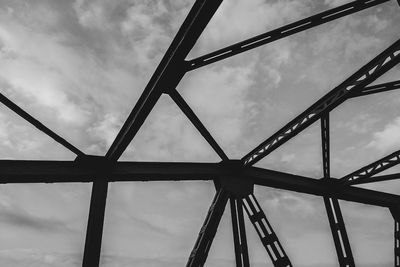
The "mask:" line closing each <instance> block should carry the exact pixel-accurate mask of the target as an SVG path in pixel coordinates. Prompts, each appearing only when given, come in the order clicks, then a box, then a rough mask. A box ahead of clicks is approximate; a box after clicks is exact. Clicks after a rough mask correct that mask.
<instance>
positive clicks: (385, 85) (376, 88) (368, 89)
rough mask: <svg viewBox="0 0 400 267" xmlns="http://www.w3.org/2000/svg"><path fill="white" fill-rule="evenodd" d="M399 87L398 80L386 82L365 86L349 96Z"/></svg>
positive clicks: (369, 93) (375, 92)
mask: <svg viewBox="0 0 400 267" xmlns="http://www.w3.org/2000/svg"><path fill="white" fill-rule="evenodd" d="M396 89H400V81H394V82H388V83H381V84H377V85H372V86H368V87H365V88H364V89H363V90H362V91H360V92H358V93H355V94H353V95H351V97H359V96H365V95H371V94H377V93H382V92H387V91H392V90H396Z"/></svg>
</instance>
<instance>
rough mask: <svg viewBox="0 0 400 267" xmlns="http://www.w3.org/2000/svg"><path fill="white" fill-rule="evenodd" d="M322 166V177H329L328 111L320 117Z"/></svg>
mask: <svg viewBox="0 0 400 267" xmlns="http://www.w3.org/2000/svg"><path fill="white" fill-rule="evenodd" d="M321 141H322V168H323V173H324V178H325V179H327V178H330V177H331V174H330V148H329V113H328V114H326V115H325V116H323V117H322V118H321Z"/></svg>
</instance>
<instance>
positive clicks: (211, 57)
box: [187, 0, 389, 71]
mask: <svg viewBox="0 0 400 267" xmlns="http://www.w3.org/2000/svg"><path fill="white" fill-rule="evenodd" d="M388 1H389V0H358V1H354V2H351V3H348V4H345V5H342V6H339V7H336V8H333V9H330V10H327V11H324V12H322V13H319V14H316V15H313V16H311V17H308V18H305V19H302V20H299V21H296V22H293V23H290V24H288V25H285V26H283V27H280V28H277V29H275V30H272V31H269V32H266V33H263V34H260V35H257V36H255V37H252V38H250V39H247V40H244V41H241V42H239V43H236V44H233V45H230V46H228V47H225V48H222V49H219V50H217V51H215V52H212V53H209V54H207V55H204V56H201V57H198V58H195V59H192V60H189V61H188V62H187V70H188V71H191V70H194V69H197V68H200V67H203V66H206V65H209V64H211V63H214V62H217V61H220V60H223V59H225V58H228V57H232V56H234V55H237V54H240V53H243V52H245V51H248V50H250V49H253V48H256V47H259V46H262V45H265V44H267V43H271V42H273V41H276V40H279V39H282V38H284V37H287V36H290V35H293V34H295V33H299V32H302V31H305V30H308V29H310V28H313V27H316V26H319V25H321V24H324V23H327V22H329V21H332V20H335V19H338V18H341V17H344V16H347V15H350V14H353V13H356V12H359V11H361V10H364V9H367V8H370V7H373V6H376V5H379V4H382V3H384V2H388Z"/></svg>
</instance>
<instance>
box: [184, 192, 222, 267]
mask: <svg viewBox="0 0 400 267" xmlns="http://www.w3.org/2000/svg"><path fill="white" fill-rule="evenodd" d="M228 197H229V196H228V194H227V192H225V191H224V190H223V189H219V190H218V191H217V193H216V195H215V197H214V200H213V202H212V204H211V207H210V209H209V210H208V213H207V217H206V219H205V221H204V223H203V226H202V227H201V230H200V233H199V236H198V237H197V240H196V243H195V245H194V247H193V250H192V253H191V254H190V257H189V260H188V263H187V264H186V267H201V266H203V265H204V263H205V262H206V259H207V256H208V252H209V251H210V248H211V244H212V242H213V240H214V237H215V234H216V232H217V228H218V225H219V222H220V221H221V217H222V215H223V213H224V210H225V206H226V202H227V201H228Z"/></svg>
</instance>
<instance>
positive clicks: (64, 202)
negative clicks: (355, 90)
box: [0, 0, 400, 267]
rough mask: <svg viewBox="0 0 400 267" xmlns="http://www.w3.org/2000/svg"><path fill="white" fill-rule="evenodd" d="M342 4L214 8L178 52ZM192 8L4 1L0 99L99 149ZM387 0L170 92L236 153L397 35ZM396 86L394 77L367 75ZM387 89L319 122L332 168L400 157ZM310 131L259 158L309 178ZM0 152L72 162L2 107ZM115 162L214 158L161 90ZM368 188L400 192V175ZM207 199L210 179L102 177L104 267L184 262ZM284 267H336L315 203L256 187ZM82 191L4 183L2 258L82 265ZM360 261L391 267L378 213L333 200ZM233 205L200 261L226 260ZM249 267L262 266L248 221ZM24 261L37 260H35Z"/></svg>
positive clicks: (399, 113)
mask: <svg viewBox="0 0 400 267" xmlns="http://www.w3.org/2000/svg"><path fill="white" fill-rule="evenodd" d="M345 2H349V1H329V0H324V1H322V0H321V1H319V0H303V1H300V0H296V1H289V0H284V1H262V0H246V1H245V0H225V1H224V2H223V4H222V5H221V7H220V9H219V10H218V11H217V13H216V15H215V16H214V18H213V19H212V21H211V22H210V24H209V25H208V27H207V29H206V30H205V32H204V34H203V35H202V36H201V38H200V39H199V41H198V42H197V44H196V46H195V48H194V49H193V51H192V52H191V53H190V55H189V57H188V58H194V57H196V56H200V55H202V54H204V53H207V52H211V51H214V50H216V49H218V48H221V47H223V46H225V45H229V44H231V43H233V42H236V41H241V40H243V39H245V38H248V37H251V36H253V35H256V34H259V33H262V32H265V31H267V30H270V29H273V28H275V27H278V26H281V25H284V24H286V23H289V22H292V21H295V20H297V19H300V18H303V17H306V16H309V15H312V14H315V13H317V12H320V11H323V10H326V9H329V8H332V7H334V6H337V5H340V4H343V3H345ZM192 4H193V2H192V1H184V0H179V1H178V0H171V1H167V0H165V1H133V0H132V1H129V0H124V1H122V0H121V1H105V0H94V1H85V0H77V1H64V0H62V1H61V0H58V1H56V0H53V1H50V0H47V1H45V0H37V1H34V2H33V1H22V0H21V1H5V0H0V85H1V87H0V88H1V93H3V94H5V95H6V96H8V97H9V98H10V99H11V100H13V101H15V102H16V103H18V104H19V105H20V106H21V107H23V108H24V109H25V110H26V111H28V112H30V113H31V114H32V115H34V116H35V117H36V118H37V119H39V120H40V121H42V122H43V123H45V124H46V125H47V126H48V127H50V128H51V129H54V130H55V131H56V132H57V133H59V134H60V135H62V136H63V137H65V138H66V139H67V140H69V141H70V142H72V143H73V144H74V145H76V146H78V147H79V148H81V149H82V150H83V151H84V152H85V153H89V154H98V155H104V154H105V152H106V151H107V149H108V147H109V146H110V144H111V142H112V140H113V139H114V138H115V135H116V134H117V132H118V130H119V129H120V128H121V126H122V124H123V122H124V120H125V119H126V118H127V116H128V114H129V112H130V111H131V109H132V107H133V105H134V103H135V102H136V100H137V99H138V97H139V95H140V94H141V92H142V90H143V88H144V87H145V85H146V83H147V81H148V80H149V78H150V76H151V74H152V72H153V71H154V70H155V68H156V66H157V64H158V63H159V61H160V59H161V57H162V55H163V53H164V52H165V50H166V49H167V47H168V45H169V43H170V42H171V40H172V38H173V36H174V34H175V33H176V31H177V29H178V28H179V26H180V24H181V23H182V21H183V19H184V18H185V16H186V14H187V12H188V11H189V9H190V7H191V5H192ZM399 8H400V7H399V6H398V4H397V2H396V1H390V2H389V3H385V4H382V5H380V6H379V7H375V8H371V9H368V10H366V11H363V12H361V13H358V14H355V15H351V16H348V17H346V18H342V19H340V20H337V21H334V22H331V23H328V24H326V25H323V26H320V27H318V28H314V29H312V30H310V31H307V32H304V33H300V34H297V35H295V36H292V37H290V38H287V39H284V40H281V41H278V42H276V43H272V44H270V45H267V46H265V47H262V48H258V49H256V50H253V51H250V52H246V53H244V54H242V55H238V56H236V57H234V58H230V59H227V60H224V61H222V62H219V63H215V64H213V65H210V66H207V67H204V68H202V69H199V70H197V71H193V72H190V73H188V74H187V75H186V76H185V78H184V79H183V81H182V83H181V84H180V85H179V86H178V88H177V89H178V91H179V92H181V93H182V95H183V97H184V98H185V99H186V100H187V102H188V103H189V104H190V105H191V107H192V108H193V109H194V110H195V112H196V113H197V114H198V116H199V118H200V119H201V120H202V121H203V123H204V124H205V126H206V127H207V128H208V129H209V130H210V132H211V133H212V135H213V136H214V137H215V139H216V140H217V142H218V143H219V144H220V145H221V146H222V147H223V148H224V150H225V151H226V152H227V154H228V156H230V157H231V158H240V157H242V156H243V155H244V154H246V153H247V152H248V151H250V150H251V149H252V148H254V147H255V146H256V145H257V144H259V143H260V142H261V141H263V140H264V139H265V138H266V137H268V136H270V135H271V134H273V133H274V132H275V131H276V130H278V129H279V128H280V127H281V126H283V125H284V124H285V123H286V122H287V121H288V120H290V119H292V118H293V117H294V116H295V115H296V114H298V113H299V112H301V111H303V110H304V109H305V108H307V107H308V106H309V105H310V104H312V103H313V102H315V101H316V100H317V99H319V98H320V97H321V96H322V95H323V94H325V93H326V92H328V91H329V90H331V89H332V88H334V87H335V86H336V85H338V84H339V83H340V82H341V81H343V80H344V79H345V78H347V77H348V76H349V75H350V74H351V73H353V72H354V71H356V70H358V69H359V68H360V67H361V66H362V65H363V64H365V63H367V62H368V61H369V60H370V59H371V58H373V57H374V56H375V55H376V54H378V53H379V52H380V51H382V50H383V49H385V48H386V47H388V46H389V45H390V44H391V43H392V42H394V41H396V40H397V39H398V38H399V36H400V34H399V31H398V25H399V22H400V19H399V16H400V15H399V11H400V9H399ZM398 79H400V75H399V68H398V67H397V68H395V69H393V70H392V71H391V72H390V73H388V74H387V75H385V76H384V77H382V78H381V79H379V81H377V82H384V81H393V80H398ZM399 102H400V98H399V93H398V92H390V93H384V94H380V95H374V96H368V97H362V98H358V99H353V100H350V101H347V102H346V103H344V104H343V105H342V106H341V107H340V108H339V109H337V110H335V111H334V112H332V114H331V137H332V140H331V145H332V152H331V153H332V154H331V159H332V175H333V176H335V177H341V176H343V175H345V174H347V173H349V172H351V171H353V170H356V169H357V168H359V167H361V166H363V165H365V164H368V163H370V162H372V161H374V160H376V159H378V158H380V157H382V156H384V155H387V154H389V153H391V152H393V151H396V150H398V149H400V141H399V139H398V136H399V134H400V108H399ZM319 135H320V133H319V123H316V124H315V125H314V126H312V127H310V128H309V129H307V130H306V131H305V132H304V133H302V134H301V135H299V136H298V137H296V138H295V139H294V140H292V141H290V142H288V144H286V145H285V146H283V147H282V148H280V149H278V150H277V151H275V152H274V153H272V154H271V155H269V156H268V157H267V158H266V159H265V160H263V161H261V162H260V163H259V164H258V165H259V166H263V167H268V168H272V169H277V170H282V171H287V172H292V173H297V174H302V175H307V176H310V177H315V178H319V177H321V176H322V171H321V148H320V136H319ZM0 148H1V149H0V154H1V158H2V159H5V158H7V159H9V158H12V159H73V157H74V155H72V154H71V153H69V152H68V151H65V150H64V149H63V148H62V147H60V146H58V145H57V144H55V143H54V142H52V141H51V140H50V139H48V138H47V137H46V136H43V135H42V134H41V133H38V132H37V131H36V130H35V129H34V128H32V127H30V126H29V125H28V124H27V123H25V122H24V121H22V120H21V119H19V118H18V117H17V116H16V115H14V114H12V113H11V112H9V111H8V110H7V109H6V108H5V107H1V108H0ZM122 159H123V160H158V161H212V162H217V161H219V159H218V158H217V156H216V155H215V154H214V152H213V151H212V150H211V149H210V148H209V147H208V146H207V144H206V143H205V142H204V140H202V139H201V136H200V135H199V134H198V133H197V132H196V130H195V129H194V128H193V126H191V125H190V123H189V122H188V121H187V120H186V119H185V117H184V115H183V114H182V113H181V112H180V111H179V110H178V109H177V108H176V107H175V106H174V104H173V103H172V101H170V100H169V99H168V98H167V97H163V98H162V99H161V100H160V101H159V103H157V106H156V107H155V108H154V110H153V112H152V113H151V114H150V116H149V118H148V120H147V121H146V122H145V124H144V126H143V128H142V129H141V130H140V132H139V133H138V136H137V138H135V140H134V141H133V142H132V144H131V145H130V146H129V147H128V150H127V151H126V153H124V155H123V157H122ZM369 187H370V188H374V189H380V190H384V191H390V192H393V193H400V186H399V185H398V183H397V182H390V183H383V184H381V185H371V186H369ZM213 194H214V189H213V185H212V184H211V183H156V184H150V183H145V184H143V183H124V184H112V185H111V186H110V191H109V199H108V203H107V211H106V222H105V229H104V242H103V254H104V255H105V256H104V258H103V262H102V266H103V267H107V266H131V265H132V264H134V265H135V266H157V267H158V266H168V264H170V265H171V266H177V264H178V263H179V264H181V265H183V264H184V263H183V262H185V260H186V258H187V257H188V255H189V252H190V250H191V248H192V246H193V244H194V242H195V238H196V236H197V234H198V231H199V229H200V227H201V224H202V222H203V219H204V216H205V213H206V211H207V209H208V206H209V204H210V202H211V199H212V196H213ZM256 196H257V197H258V199H259V201H260V203H261V205H262V206H263V208H264V209H265V211H266V213H267V217H268V218H269V219H270V221H271V222H272V224H273V226H274V229H275V230H276V232H277V233H278V235H279V237H280V239H281V242H282V243H283V245H284V247H285V248H286V250H287V253H288V254H289V256H290V257H291V260H292V262H293V263H294V264H296V266H314V265H315V266H336V258H335V257H336V256H335V254H334V248H333V243H332V240H331V237H330V233H329V228H328V224H327V219H326V215H325V210H324V207H323V203H322V199H320V198H316V197H310V196H305V195H301V194H293V193H290V192H286V191H279V190H272V189H267V188H265V189H264V188H257V190H256ZM89 198H90V185H82V184H79V185H78V184H71V185H6V186H1V187H0V224H1V233H0V250H1V251H0V265H5V266H10V265H13V266H21V267H24V266H66V267H67V266H68V267H71V266H79V265H80V261H81V253H82V250H83V242H84V231H85V227H86V220H87V211H88V201H89ZM342 207H343V213H344V216H345V221H346V223H347V226H348V232H349V238H350V241H351V244H352V245H353V252H354V255H355V258H356V263H359V264H362V265H363V266H364V265H365V266H385V264H388V265H392V258H393V257H392V250H393V248H392V244H393V240H392V228H393V225H392V219H391V217H390V214H389V212H388V211H387V210H383V209H380V208H374V207H367V206H362V205H356V204H350V203H343V205H342ZM229 220H230V218H229V208H227V210H226V212H225V216H224V219H223V221H222V223H221V228H220V231H219V232H218V233H217V237H216V240H215V244H214V245H213V247H212V251H211V254H210V265H209V266H213V265H215V266H225V265H227V266H231V265H232V261H233V259H234V258H233V245H232V236H231V225H230V221H229ZM247 229H248V232H249V237H248V238H249V240H248V242H249V246H250V248H251V251H250V254H251V256H252V261H253V262H254V263H260V264H262V263H263V262H268V263H269V262H270V261H269V260H268V259H267V255H266V253H265V252H264V250H263V249H262V247H261V246H260V244H259V240H258V239H257V237H256V235H255V233H254V231H253V229H252V227H251V225H249V224H248V225H247ZM34 264H36V265H34Z"/></svg>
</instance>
